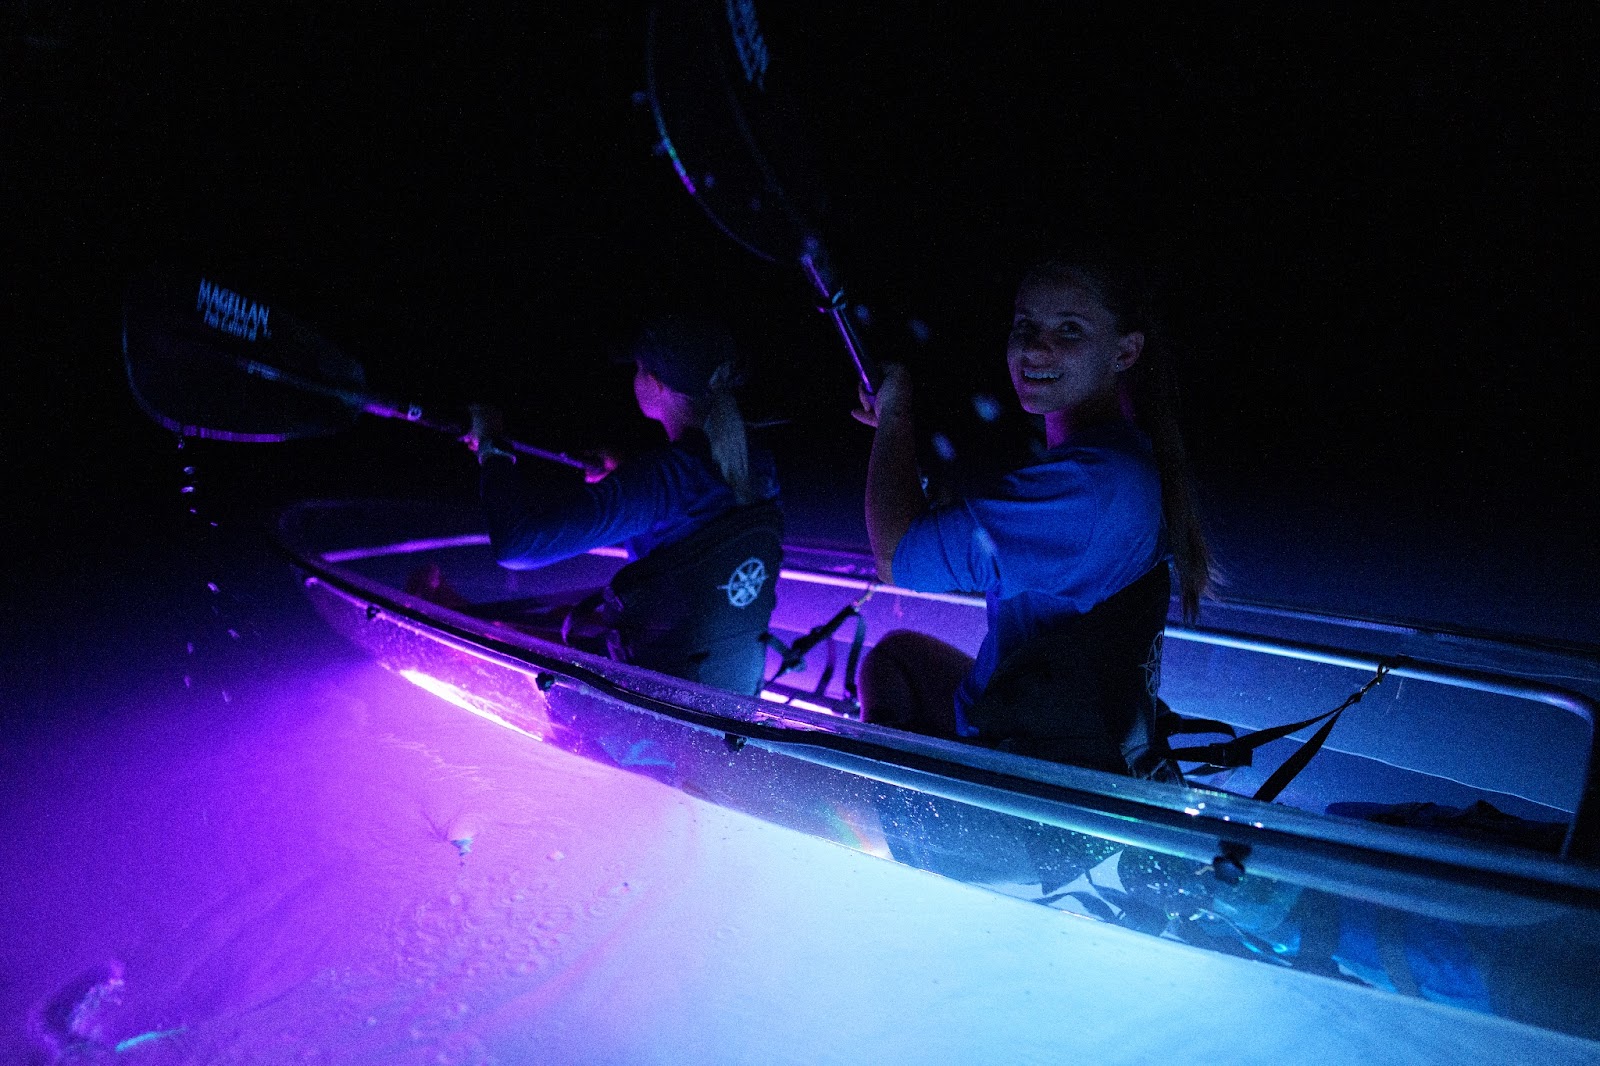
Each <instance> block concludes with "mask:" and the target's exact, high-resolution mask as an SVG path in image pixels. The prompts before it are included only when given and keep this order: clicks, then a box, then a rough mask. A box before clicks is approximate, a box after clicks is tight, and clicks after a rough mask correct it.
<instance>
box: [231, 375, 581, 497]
mask: <svg viewBox="0 0 1600 1066" xmlns="http://www.w3.org/2000/svg"><path fill="white" fill-rule="evenodd" d="M229 358H232V360H233V362H234V364H235V365H236V366H238V367H239V369H240V370H242V371H244V372H245V373H246V374H249V375H250V376H252V377H258V378H261V379H262V380H264V381H273V382H277V383H278V384H280V385H287V386H289V387H290V388H293V389H300V390H301V391H303V392H310V393H315V394H316V395H318V396H326V397H327V398H328V399H330V400H337V401H339V402H340V403H342V404H345V405H346V406H348V407H353V408H355V409H356V410H358V411H361V412H362V413H364V414H369V415H373V416H375V417H378V418H392V419H396V420H398V421H401V422H409V423H411V424H412V425H415V426H421V427H422V428H424V429H431V430H433V431H434V432H436V433H445V434H448V435H450V436H452V437H458V438H459V437H461V436H463V435H465V434H466V432H467V429H466V427H465V426H462V425H459V424H457V423H453V422H440V421H437V420H436V419H432V418H429V417H427V415H426V414H425V413H424V411H423V410H422V408H421V407H420V406H418V405H417V404H414V403H412V404H405V405H401V404H398V403H393V402H391V401H388V400H384V399H381V398H379V397H377V396H373V395H371V394H369V393H364V392H357V391H355V390H354V389H341V388H339V387H338V386H335V385H326V384H323V383H322V382H320V381H312V380H311V379H310V378H307V377H303V376H301V375H299V374H295V373H292V372H290V371H287V370H283V369H280V368H278V367H275V366H271V365H269V364H267V363H262V362H260V361H258V360H255V359H245V358H242V357H231V356H230V357H229ZM499 443H500V444H502V445H503V446H505V447H506V448H509V449H510V450H511V451H514V452H516V453H517V454H519V455H526V456H529V457H531V458H535V459H544V460H547V461H549V462H552V463H561V464H562V465H564V466H570V467H574V468H576V469H578V470H583V469H585V467H584V464H583V461H582V460H580V459H574V458H573V457H572V456H570V455H567V454H565V453H563V452H552V451H547V450H546V449H544V448H536V447H534V446H533V445H531V444H524V443H522V442H521V441H517V440H505V441H500V442H499Z"/></svg>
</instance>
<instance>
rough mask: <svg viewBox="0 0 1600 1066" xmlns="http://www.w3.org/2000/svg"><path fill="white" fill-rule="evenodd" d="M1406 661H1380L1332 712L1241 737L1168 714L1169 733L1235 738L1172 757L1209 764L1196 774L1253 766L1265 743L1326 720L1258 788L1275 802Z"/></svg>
mask: <svg viewBox="0 0 1600 1066" xmlns="http://www.w3.org/2000/svg"><path fill="white" fill-rule="evenodd" d="M1401 662H1403V660H1402V659H1393V660H1385V661H1384V662H1381V663H1379V664H1378V670H1377V672H1376V673H1375V674H1373V675H1372V677H1371V678H1370V679H1369V680H1368V681H1367V683H1366V684H1364V685H1362V686H1361V687H1360V688H1359V689H1357V690H1356V691H1355V692H1352V693H1351V694H1350V695H1349V696H1348V697H1347V698H1346V699H1345V701H1344V702H1343V703H1341V704H1339V706H1337V707H1335V708H1334V709H1333V710H1331V711H1325V712H1323V713H1322V714H1319V715H1317V716H1316V717H1314V718H1307V719H1305V720H1304V721H1302V722H1290V723H1289V724H1287V725H1275V726H1271V727H1269V728H1267V729H1258V730H1256V731H1255V732H1253V733H1246V734H1244V735H1243V736H1237V735H1235V733H1234V728H1233V726H1231V725H1229V724H1227V723H1226V722H1219V721H1216V720H1214V719H1208V718H1189V719H1184V718H1179V717H1178V716H1177V715H1165V716H1163V717H1162V719H1161V722H1160V724H1161V728H1162V730H1163V732H1164V733H1165V734H1166V735H1167V736H1172V735H1176V734H1179V733H1226V734H1227V735H1228V736H1230V737H1232V738H1233V739H1232V740H1226V741H1222V742H1220V743H1217V744H1202V745H1197V746H1195V747H1189V748H1170V749H1169V750H1170V751H1171V753H1172V757H1173V758H1174V759H1177V760H1179V761H1181V762H1199V763H1204V764H1206V765H1204V766H1202V767H1201V768H1200V769H1199V770H1192V771H1190V772H1191V773H1194V774H1208V773H1216V772H1218V771H1221V770H1225V769H1229V768H1232V767H1239V766H1249V765H1251V764H1252V761H1253V759H1254V756H1255V750H1256V749H1257V748H1259V747H1261V746H1262V745H1263V744H1270V743H1272V742H1273V741H1274V740H1282V739H1283V738H1284V737H1287V736H1289V735H1290V734H1291V733H1297V732H1299V731H1300V730H1302V729H1305V728H1307V727H1308V726H1313V725H1316V724H1317V723H1318V722H1321V723H1322V728H1320V729H1318V730H1317V731H1316V732H1315V733H1313V734H1312V735H1311V739H1310V740H1308V741H1306V742H1305V743H1304V744H1302V745H1301V746H1300V748H1299V750H1297V751H1296V752H1295V753H1294V754H1293V755H1291V756H1289V758H1287V759H1285V760H1284V762H1283V765H1282V766H1279V767H1278V768H1277V769H1276V770H1274V771H1273V773H1272V776H1271V777H1269V778H1267V780H1266V782H1265V783H1264V784H1263V785H1262V786H1261V787H1260V788H1258V789H1257V790H1256V793H1255V796H1254V797H1253V798H1254V799H1258V800H1263V801H1265V802H1269V803H1270V802H1271V801H1272V800H1274V799H1277V798H1278V794H1279V793H1280V792H1282V791H1283V790H1284V789H1285V788H1286V787H1288V785H1289V782H1291V781H1293V780H1294V779H1295V778H1296V777H1297V776H1298V775H1299V773H1300V771H1302V770H1304V769H1305V768H1306V765H1307V764H1308V763H1310V762H1311V760H1312V759H1313V758H1315V757H1316V754H1317V752H1319V751H1321V750H1322V746H1323V744H1324V743H1326V741H1327V739H1328V734H1330V733H1332V732H1333V727H1334V726H1335V725H1337V724H1338V723H1339V716H1340V715H1342V714H1343V713H1344V712H1345V711H1346V710H1348V709H1349V708H1351V707H1353V706H1355V705H1356V704H1357V703H1360V702H1361V698H1362V697H1363V696H1365V695H1366V694H1367V693H1368V692H1371V691H1372V690H1373V688H1374V687H1376V686H1377V684H1378V683H1379V682H1380V681H1382V680H1383V678H1384V675H1385V674H1387V673H1388V672H1389V671H1390V670H1392V669H1394V668H1395V667H1396V666H1398V665H1400V663H1401Z"/></svg>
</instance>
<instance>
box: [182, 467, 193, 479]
mask: <svg viewBox="0 0 1600 1066" xmlns="http://www.w3.org/2000/svg"><path fill="white" fill-rule="evenodd" d="M183 473H184V476H185V477H194V467H192V466H186V467H184V468H183Z"/></svg>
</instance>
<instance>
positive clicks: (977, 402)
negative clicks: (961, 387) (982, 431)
mask: <svg viewBox="0 0 1600 1066" xmlns="http://www.w3.org/2000/svg"><path fill="white" fill-rule="evenodd" d="M972 409H973V411H975V412H977V415H978V417H979V418H981V419H983V420H984V421H985V422H993V421H994V420H995V419H997V418H999V417H1000V401H999V400H996V399H995V398H994V397H993V396H990V395H989V394H988V393H986V392H980V393H978V394H977V395H976V396H974V397H973V398H972Z"/></svg>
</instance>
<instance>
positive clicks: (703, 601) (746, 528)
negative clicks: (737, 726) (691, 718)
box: [600, 501, 783, 696]
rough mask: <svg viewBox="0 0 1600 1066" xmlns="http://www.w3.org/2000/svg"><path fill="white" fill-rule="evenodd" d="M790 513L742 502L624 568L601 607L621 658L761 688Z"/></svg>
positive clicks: (713, 682) (750, 690)
mask: <svg viewBox="0 0 1600 1066" xmlns="http://www.w3.org/2000/svg"><path fill="white" fill-rule="evenodd" d="M782 562H783V515H782V512H781V511H779V510H778V505H777V504H776V503H775V502H772V501H767V502H763V503H755V504H750V505H747V506H744V507H736V508H734V509H733V510H731V511H728V512H727V513H725V514H722V515H720V516H718V517H717V518H714V519H712V520H711V521H710V522H708V523H706V524H705V525H704V526H701V527H700V528H699V529H697V530H695V531H694V532H693V533H691V534H689V535H688V536H687V537H684V538H683V539H682V540H676V541H673V542H672V543H671V544H667V545H665V546H663V547H660V548H657V549H656V550H655V551H652V552H651V553H650V554H649V555H646V556H645V557H644V558H642V559H638V560H636V561H634V562H631V563H629V564H628V565H627V566H624V567H623V568H622V569H621V570H618V571H617V572H616V574H615V576H613V577H612V579H611V583H610V584H609V585H607V586H606V588H605V590H604V593H603V606H602V609H601V612H600V615H601V618H602V619H603V624H604V626H605V628H606V631H607V632H606V645H607V650H608V652H609V653H610V655H611V657H612V658H613V659H616V660H618V661H620V662H625V663H632V664H633V665H635V666H643V667H646V668H648V669H651V670H659V671H661V672H662V673H664V674H671V675H673V676H674V677H681V678H684V679H685V680H688V681H698V682H699V683H701V684H703V685H710V686H712V687H714V688H721V689H726V690H728V691H730V692H740V693H745V694H748V695H752V696H753V695H756V694H758V693H759V692H760V691H761V679H762V673H763V668H764V667H765V665H766V653H767V652H766V645H765V644H764V643H763V642H762V637H763V635H764V634H765V633H766V631H767V624H768V623H769V622H770V621H771V620H772V609H773V607H775V606H776V605H777V602H778V597H777V584H778V567H779V566H780V565H781V564H782Z"/></svg>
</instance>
